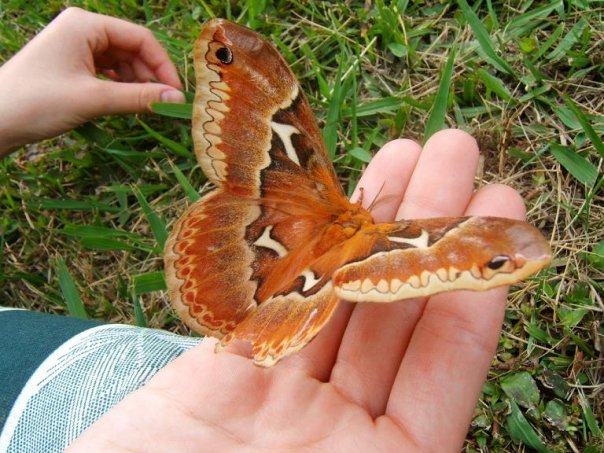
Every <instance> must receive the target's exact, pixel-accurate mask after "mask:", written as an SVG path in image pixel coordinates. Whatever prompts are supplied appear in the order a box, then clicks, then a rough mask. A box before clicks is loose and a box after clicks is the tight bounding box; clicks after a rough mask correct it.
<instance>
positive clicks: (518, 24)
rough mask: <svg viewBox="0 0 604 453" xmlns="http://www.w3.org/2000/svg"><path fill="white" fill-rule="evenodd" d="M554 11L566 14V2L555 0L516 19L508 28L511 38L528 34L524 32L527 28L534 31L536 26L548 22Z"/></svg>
mask: <svg viewBox="0 0 604 453" xmlns="http://www.w3.org/2000/svg"><path fill="white" fill-rule="evenodd" d="M554 10H558V11H561V12H564V2H563V1H562V0H553V1H551V2H550V3H548V4H545V5H542V6H539V7H537V8H534V9H531V10H529V11H528V12H526V13H524V14H521V15H520V16H516V17H514V18H513V19H512V20H511V21H510V23H509V24H508V27H507V28H508V30H509V31H510V36H511V37H514V36H517V35H519V34H524V33H525V32H526V31H525V30H523V29H524V27H525V26H528V27H530V29H531V30H532V29H533V28H534V27H535V24H538V23H539V22H541V21H545V20H547V18H548V16H549V15H550V14H551V13H552V12H554Z"/></svg>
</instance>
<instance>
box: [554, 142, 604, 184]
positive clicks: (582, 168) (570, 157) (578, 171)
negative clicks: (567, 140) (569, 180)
mask: <svg viewBox="0 0 604 453" xmlns="http://www.w3.org/2000/svg"><path fill="white" fill-rule="evenodd" d="M550 151H551V152H552V156H554V157H555V158H556V160H557V161H558V162H560V165H562V166H563V167H564V168H566V170H567V171H568V172H569V173H570V174H571V175H573V176H574V177H575V178H576V179H577V181H580V182H582V183H583V184H585V185H586V186H588V187H591V186H592V185H593V183H594V182H595V181H596V178H597V177H598V170H597V169H596V167H594V165H593V164H592V163H591V162H589V161H588V160H586V159H585V158H584V157H582V156H580V155H579V154H577V153H576V152H575V151H573V150H571V149H570V148H569V147H567V146H562V145H558V144H557V143H551V144H550Z"/></svg>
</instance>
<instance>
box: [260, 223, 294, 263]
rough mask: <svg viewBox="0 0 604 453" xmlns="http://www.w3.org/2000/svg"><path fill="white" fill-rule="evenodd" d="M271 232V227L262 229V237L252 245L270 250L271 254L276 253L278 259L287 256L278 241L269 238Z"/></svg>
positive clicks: (285, 250)
mask: <svg viewBox="0 0 604 453" xmlns="http://www.w3.org/2000/svg"><path fill="white" fill-rule="evenodd" d="M272 230H273V225H269V226H267V227H266V228H265V229H264V231H263V232H262V235H261V236H260V237H259V238H258V239H256V242H254V245H257V246H258V247H264V248H267V249H270V250H272V251H273V252H275V253H277V255H278V256H279V258H283V257H284V256H285V255H287V249H286V248H285V247H284V246H283V244H281V243H280V242H278V241H275V240H274V239H273V238H272V237H271V231H272Z"/></svg>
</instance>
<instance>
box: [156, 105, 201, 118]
mask: <svg viewBox="0 0 604 453" xmlns="http://www.w3.org/2000/svg"><path fill="white" fill-rule="evenodd" d="M151 111H152V112H153V113H157V114H158V115H163V116H169V117H171V118H182V119H185V120H190V119H191V118H193V104H173V103H169V102H154V103H153V104H151Z"/></svg>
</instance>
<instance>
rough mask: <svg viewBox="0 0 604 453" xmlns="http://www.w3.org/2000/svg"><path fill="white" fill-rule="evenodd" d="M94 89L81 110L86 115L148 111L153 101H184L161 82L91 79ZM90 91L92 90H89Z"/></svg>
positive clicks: (91, 116)
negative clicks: (88, 100)
mask: <svg viewBox="0 0 604 453" xmlns="http://www.w3.org/2000/svg"><path fill="white" fill-rule="evenodd" d="M92 90H95V91H94V93H95V95H94V96H90V99H94V102H90V103H88V102H87V99H84V100H82V102H84V103H86V104H85V106H84V109H83V110H86V116H87V117H89V118H93V117H95V116H100V115H107V114H119V113H139V112H141V113H142V112H148V111H149V106H150V104H151V103H153V102H185V97H184V95H183V94H182V93H181V92H180V91H178V90H176V89H174V88H172V87H171V86H168V85H164V84H161V83H151V82H148V83H125V82H113V81H108V80H98V79H94V80H93V88H92ZM91 92H92V91H91Z"/></svg>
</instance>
